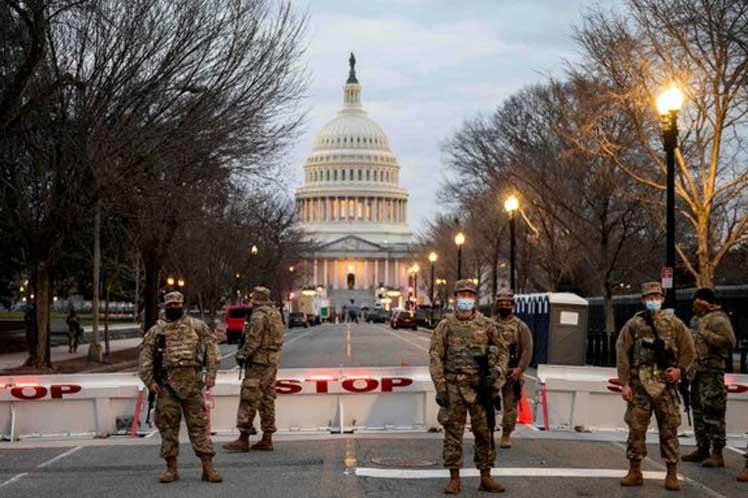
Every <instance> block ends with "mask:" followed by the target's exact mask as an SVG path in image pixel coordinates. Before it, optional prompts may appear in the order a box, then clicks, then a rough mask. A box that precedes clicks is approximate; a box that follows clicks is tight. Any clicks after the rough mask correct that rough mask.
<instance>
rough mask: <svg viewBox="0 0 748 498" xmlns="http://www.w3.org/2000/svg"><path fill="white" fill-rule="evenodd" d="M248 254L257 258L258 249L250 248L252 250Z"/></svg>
mask: <svg viewBox="0 0 748 498" xmlns="http://www.w3.org/2000/svg"><path fill="white" fill-rule="evenodd" d="M249 252H250V254H252V256H257V253H258V252H259V249H257V246H252V249H250V250H249Z"/></svg>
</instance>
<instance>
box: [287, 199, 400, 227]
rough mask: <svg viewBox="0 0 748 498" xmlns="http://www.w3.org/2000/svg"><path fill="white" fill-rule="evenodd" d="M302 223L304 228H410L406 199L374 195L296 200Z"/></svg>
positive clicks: (298, 214)
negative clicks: (331, 225)
mask: <svg viewBox="0 0 748 498" xmlns="http://www.w3.org/2000/svg"><path fill="white" fill-rule="evenodd" d="M296 210H297V216H298V218H299V221H300V222H301V223H303V224H305V225H314V224H320V223H322V224H328V223H374V224H387V225H407V223H408V201H407V198H395V197H391V196H375V195H360V194H351V195H336V196H331V195H324V196H310V197H306V196H304V197H301V196H297V199H296Z"/></svg>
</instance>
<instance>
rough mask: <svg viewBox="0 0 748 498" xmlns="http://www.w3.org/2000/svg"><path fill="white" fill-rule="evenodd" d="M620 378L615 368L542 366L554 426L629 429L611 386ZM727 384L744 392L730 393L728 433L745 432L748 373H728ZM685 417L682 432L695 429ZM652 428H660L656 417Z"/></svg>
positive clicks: (747, 424) (538, 418) (539, 421)
mask: <svg viewBox="0 0 748 498" xmlns="http://www.w3.org/2000/svg"><path fill="white" fill-rule="evenodd" d="M617 377H618V374H617V372H616V369H615V368H602V367H577V366H559V365H539V366H538V379H539V380H540V382H541V383H544V385H545V388H546V391H547V399H548V418H549V426H550V429H551V430H573V429H575V428H577V427H583V428H585V429H590V430H627V427H626V424H625V422H624V420H623V416H624V413H625V411H626V403H625V402H624V401H623V400H622V399H621V396H620V394H619V393H617V392H613V391H611V390H610V389H609V388H608V386H611V387H613V386H612V384H611V382H610V381H611V379H617ZM541 385H542V384H541ZM725 385H727V386H728V388H729V389H730V391H743V392H729V393H728V396H727V433H728V434H729V435H742V434H744V433H746V432H748V375H737V374H726V375H725ZM681 412H682V413H683V410H682V408H681ZM682 420H683V421H682V424H681V427H680V432H681V433H686V432H692V431H693V428H692V427H689V426H688V421H687V417H686V416H685V413H683V416H682ZM535 421H536V424H537V425H538V426H542V425H543V419H542V414H540V413H536V417H535ZM650 427H652V428H656V427H657V424H656V423H655V422H654V417H652V425H651V426H650Z"/></svg>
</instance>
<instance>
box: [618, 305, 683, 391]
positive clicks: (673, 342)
mask: <svg viewBox="0 0 748 498" xmlns="http://www.w3.org/2000/svg"><path fill="white" fill-rule="evenodd" d="M653 321H654V324H655V326H656V327H657V332H658V334H659V336H660V338H661V339H662V340H663V341H665V347H666V349H667V350H668V351H670V352H672V354H673V356H674V358H675V362H676V364H675V365H673V366H677V367H678V368H680V370H681V372H682V374H683V375H685V373H686V371H687V370H688V369H689V368H690V367H691V364H692V363H693V360H694V356H695V351H694V345H693V340H692V339H691V334H690V333H689V332H688V329H687V328H686V325H685V324H684V323H683V322H682V321H681V320H680V319H679V318H678V317H677V316H675V315H674V314H672V313H669V312H665V311H658V312H656V313H655V315H654V317H653ZM654 340H655V333H654V331H653V330H652V328H651V327H650V326H649V325H647V323H646V321H645V318H644V312H640V313H637V314H636V315H634V316H633V317H632V318H631V319H630V320H629V321H628V322H626V324H625V325H624V326H623V328H622V329H621V333H620V334H619V335H618V341H617V342H616V355H617V366H618V378H619V379H620V381H621V383H622V384H623V385H629V384H631V379H632V376H633V375H634V374H636V375H638V376H639V377H640V380H644V379H643V376H644V377H646V378H647V379H659V374H660V372H659V369H658V368H657V366H656V365H655V362H654V356H653V352H652V349H651V348H648V347H646V346H647V345H651V344H652V343H653V342H654ZM644 343H648V344H644Z"/></svg>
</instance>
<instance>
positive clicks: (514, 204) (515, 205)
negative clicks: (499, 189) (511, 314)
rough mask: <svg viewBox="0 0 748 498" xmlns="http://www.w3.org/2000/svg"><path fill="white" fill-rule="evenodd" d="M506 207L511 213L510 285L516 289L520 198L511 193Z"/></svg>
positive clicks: (506, 201)
mask: <svg viewBox="0 0 748 498" xmlns="http://www.w3.org/2000/svg"><path fill="white" fill-rule="evenodd" d="M504 209H505V210H506V212H507V213H508V214H509V235H510V236H509V287H511V289H512V290H513V291H514V290H516V283H517V282H516V274H517V271H516V263H517V222H516V218H515V216H514V213H515V212H516V211H517V210H518V209H519V199H517V196H515V195H510V196H509V197H507V199H506V200H505V201H504Z"/></svg>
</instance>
